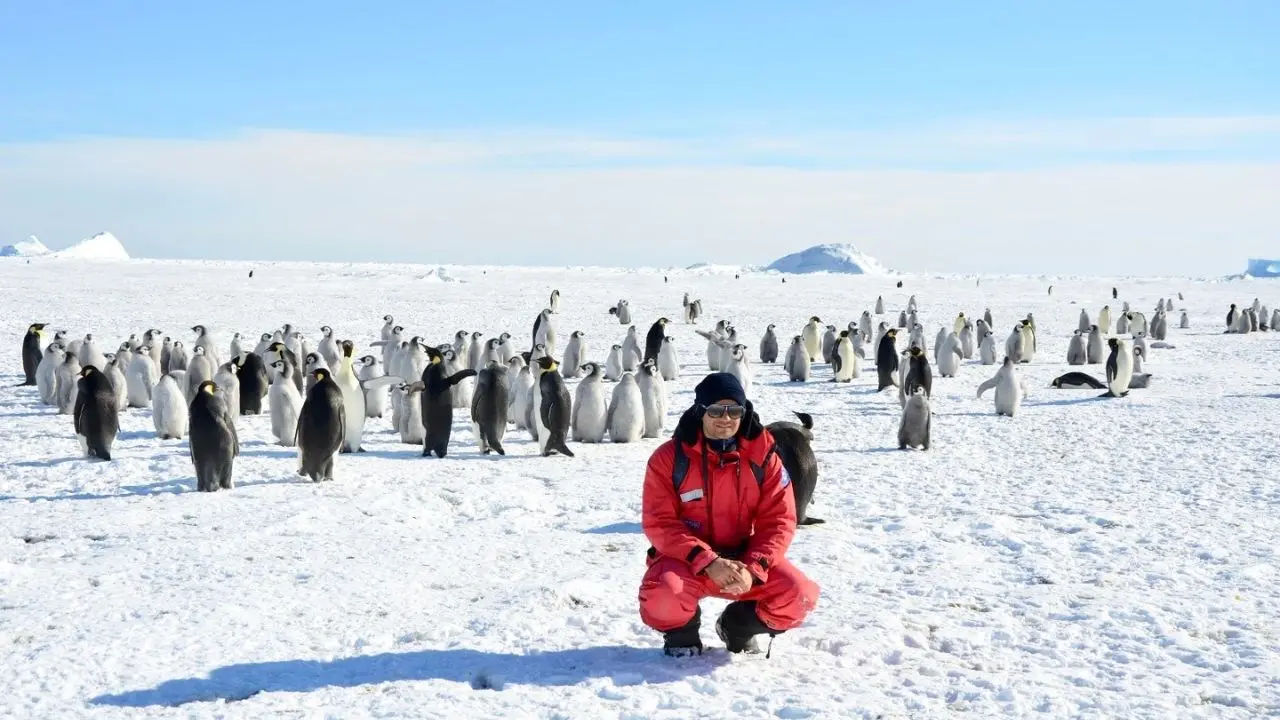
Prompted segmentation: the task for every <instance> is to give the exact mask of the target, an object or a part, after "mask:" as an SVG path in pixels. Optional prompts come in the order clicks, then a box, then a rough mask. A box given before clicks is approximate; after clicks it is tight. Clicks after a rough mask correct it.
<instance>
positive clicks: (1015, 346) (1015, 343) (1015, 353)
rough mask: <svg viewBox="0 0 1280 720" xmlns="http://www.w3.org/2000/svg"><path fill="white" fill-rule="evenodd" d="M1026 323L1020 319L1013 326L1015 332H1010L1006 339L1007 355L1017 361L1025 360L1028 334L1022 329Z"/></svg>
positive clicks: (1005, 350)
mask: <svg viewBox="0 0 1280 720" xmlns="http://www.w3.org/2000/svg"><path fill="white" fill-rule="evenodd" d="M1023 327H1024V324H1023V323H1022V322H1021V321H1019V322H1018V324H1017V325H1014V326H1013V332H1011V333H1009V337H1008V339H1006V340H1005V341H1004V354H1005V357H1010V358H1013V361H1014V362H1015V363H1020V362H1023V357H1025V353H1026V348H1027V335H1026V333H1024V332H1023V331H1022V329H1023Z"/></svg>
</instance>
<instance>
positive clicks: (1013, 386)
mask: <svg viewBox="0 0 1280 720" xmlns="http://www.w3.org/2000/svg"><path fill="white" fill-rule="evenodd" d="M995 405H996V413H997V414H1000V415H1008V416H1009V417H1013V416H1014V415H1015V414H1016V413H1017V412H1018V408H1019V407H1020V406H1021V405H1022V389H1021V388H1020V387H1019V384H1018V379H1017V378H1016V377H1014V376H1013V375H1006V376H1004V377H1002V378H1001V379H1000V382H998V383H996V395H995Z"/></svg>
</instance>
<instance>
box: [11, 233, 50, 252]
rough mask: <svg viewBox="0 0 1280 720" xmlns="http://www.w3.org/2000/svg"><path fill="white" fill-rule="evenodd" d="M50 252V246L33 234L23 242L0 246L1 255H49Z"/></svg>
mask: <svg viewBox="0 0 1280 720" xmlns="http://www.w3.org/2000/svg"><path fill="white" fill-rule="evenodd" d="M49 252H50V250H49V248H47V247H45V246H44V243H42V242H40V238H38V237H36V236H35V235H32V236H31V237H29V238H27V239H26V240H23V241H22V242H18V243H14V244H12V245H5V246H4V247H2V248H0V257H35V256H37V255H48V254H49Z"/></svg>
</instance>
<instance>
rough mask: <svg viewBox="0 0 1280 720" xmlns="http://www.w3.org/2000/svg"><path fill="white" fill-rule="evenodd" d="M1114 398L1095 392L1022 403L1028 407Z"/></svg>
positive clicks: (1075, 403) (1073, 403)
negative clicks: (1074, 396) (1073, 396)
mask: <svg viewBox="0 0 1280 720" xmlns="http://www.w3.org/2000/svg"><path fill="white" fill-rule="evenodd" d="M1112 399H1115V398H1111V397H1107V396H1105V395H1096V394H1095V395H1090V396H1089V397H1081V398H1066V399H1063V400H1046V401H1044V402H1034V403H1032V402H1026V401H1023V403H1022V404H1023V405H1025V406H1027V407H1047V406H1051V405H1080V404H1081V403H1090V402H1101V401H1103V400H1112Z"/></svg>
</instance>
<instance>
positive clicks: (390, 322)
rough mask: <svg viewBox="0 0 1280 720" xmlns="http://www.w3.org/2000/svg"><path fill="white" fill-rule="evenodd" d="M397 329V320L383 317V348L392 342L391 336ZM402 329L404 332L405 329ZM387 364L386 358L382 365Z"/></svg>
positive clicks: (389, 316) (388, 316)
mask: <svg viewBox="0 0 1280 720" xmlns="http://www.w3.org/2000/svg"><path fill="white" fill-rule="evenodd" d="M395 329H396V319H395V318H394V317H392V316H391V315H383V316H382V331H381V336H380V337H381V338H382V343H383V347H386V345H387V344H388V343H390V342H391V341H392V337H391V335H392V332H393V331H394V330H395ZM401 329H402V330H403V329H404V328H401ZM386 362H387V361H386V358H383V360H382V364H383V365H386Z"/></svg>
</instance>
